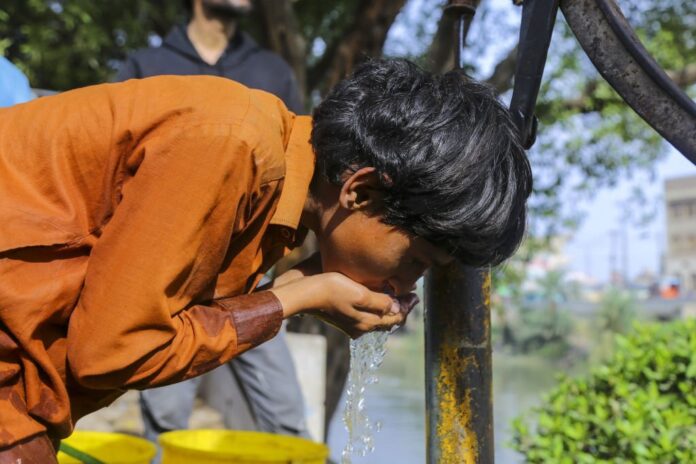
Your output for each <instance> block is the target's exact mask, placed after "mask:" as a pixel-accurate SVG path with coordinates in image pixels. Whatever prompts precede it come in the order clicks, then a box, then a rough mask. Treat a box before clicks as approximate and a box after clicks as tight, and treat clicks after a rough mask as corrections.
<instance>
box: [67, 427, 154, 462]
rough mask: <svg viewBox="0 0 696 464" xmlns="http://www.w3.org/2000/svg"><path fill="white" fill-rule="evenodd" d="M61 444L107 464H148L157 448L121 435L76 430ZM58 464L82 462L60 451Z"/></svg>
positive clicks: (148, 443) (140, 440)
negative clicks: (65, 444)
mask: <svg viewBox="0 0 696 464" xmlns="http://www.w3.org/2000/svg"><path fill="white" fill-rule="evenodd" d="M63 442H64V443H67V444H68V445H70V446H71V447H73V448H75V449H77V450H79V451H82V452H83V453H87V454H89V455H90V456H92V457H94V458H96V459H98V460H100V461H102V462H105V463H109V464H150V461H151V460H152V458H154V457H155V454H156V453H157V447H156V446H155V445H154V444H153V443H150V442H149V441H147V440H145V439H143V438H138V437H133V436H131V435H125V434H123V433H109V432H88V431H83V430H78V431H76V432H74V433H73V434H72V435H70V437H68V438H66V439H65V440H63ZM58 462H59V463H60V464H79V463H81V462H82V461H80V460H79V459H75V458H73V457H71V456H68V455H67V454H65V453H63V452H62V451H60V452H58Z"/></svg>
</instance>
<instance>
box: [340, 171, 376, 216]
mask: <svg viewBox="0 0 696 464" xmlns="http://www.w3.org/2000/svg"><path fill="white" fill-rule="evenodd" d="M382 198H383V194H382V192H381V184H380V181H379V174H377V170H376V169H375V168H371V167H367V168H362V169H359V170H357V171H355V172H354V173H351V174H350V176H349V177H347V178H346V179H345V180H344V181H343V185H342V186H341V191H340V193H339V194H338V203H339V204H340V205H341V207H342V208H345V209H348V210H350V211H370V210H371V211H375V210H378V209H379V208H380V206H381V205H382Z"/></svg>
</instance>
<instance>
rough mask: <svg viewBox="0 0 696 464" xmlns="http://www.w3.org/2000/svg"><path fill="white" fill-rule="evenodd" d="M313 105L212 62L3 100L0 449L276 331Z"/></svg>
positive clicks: (305, 178)
mask: <svg viewBox="0 0 696 464" xmlns="http://www.w3.org/2000/svg"><path fill="white" fill-rule="evenodd" d="M310 130H311V121H310V119H309V118H308V117H304V116H295V115H294V114H293V113H291V112H289V111H288V110H287V109H286V108H285V106H284V105H283V104H282V102H281V101H280V100H278V99H277V98H275V97H274V96H272V95H270V94H267V93H264V92H261V91H257V90H250V89H247V88H246V87H244V86H242V85H240V84H237V83H235V82H232V81H229V80H227V79H221V78H215V77H203V76H200V77H173V76H163V77H154V78H149V79H144V80H133V81H128V82H125V83H121V84H107V85H99V86H94V87H88V88H84V89H79V90H75V91H72V92H67V93H65V94H62V95H58V96H54V97H48V98H43V99H39V100H36V101H34V102H31V103H27V104H24V105H19V106H16V107H12V108H8V109H3V110H0V448H2V447H5V446H8V445H11V444H13V443H15V442H16V441H17V440H19V439H22V438H25V437H29V436H31V435H34V434H37V433H41V432H44V431H47V432H48V433H49V435H50V436H51V437H53V438H57V437H64V436H66V435H68V434H69V433H70V431H71V430H72V427H73V425H74V423H75V421H76V420H77V419H78V418H80V417H81V416H83V415H85V414H87V413H89V412H91V411H94V410H96V409H98V408H100V407H102V406H104V405H106V404H109V403H110V402H111V401H113V400H114V399H115V398H116V397H118V396H119V395H120V394H121V393H123V392H124V391H125V390H126V389H128V388H147V387H153V386H158V385H163V384H167V383H173V382H178V381H181V380H184V379H187V378H190V377H193V376H196V375H199V374H202V373H203V372H205V371H208V370H210V369H212V368H214V367H216V366H218V365H220V364H222V363H224V362H226V361H228V360H229V359H230V358H232V357H234V356H235V355H237V354H239V353H240V352H242V351H244V350H245V349H248V348H250V347H252V346H254V345H257V344H259V343H261V342H263V341H265V340H267V339H268V338H270V337H272V336H273V335H274V334H275V333H276V332H277V330H278V329H279V327H280V323H281V319H282V308H281V307H280V304H279V302H278V300H277V299H276V298H275V297H274V296H273V294H271V293H270V292H258V293H254V294H251V295H246V294H247V293H249V292H251V290H252V289H253V288H254V287H255V284H256V283H257V282H258V280H259V278H260V275H261V273H263V272H264V271H265V270H267V269H268V268H269V267H270V266H271V265H272V264H273V263H274V262H275V261H276V260H277V259H279V258H280V257H281V256H282V255H283V253H284V252H285V251H286V250H287V248H288V247H290V246H292V245H293V244H294V242H295V241H296V238H295V234H296V231H297V228H298V224H299V218H300V214H301V211H302V207H303V205H304V201H305V197H306V195H307V189H308V185H309V181H310V179H311V176H312V172H313V160H314V159H313V154H312V150H311V147H310V145H309V136H310Z"/></svg>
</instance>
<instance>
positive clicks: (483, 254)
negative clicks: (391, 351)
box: [311, 59, 532, 266]
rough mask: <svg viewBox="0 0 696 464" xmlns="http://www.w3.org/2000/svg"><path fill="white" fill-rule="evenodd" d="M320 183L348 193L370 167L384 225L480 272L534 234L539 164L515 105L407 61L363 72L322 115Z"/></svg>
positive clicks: (316, 127)
mask: <svg viewBox="0 0 696 464" xmlns="http://www.w3.org/2000/svg"><path fill="white" fill-rule="evenodd" d="M313 116H314V123H313V129H312V138H311V141H312V145H313V147H314V151H315V153H316V172H315V176H314V179H313V181H312V190H313V191H315V190H316V186H317V181H318V180H319V179H320V178H323V179H324V180H326V181H328V182H331V183H333V184H336V185H340V184H341V182H342V175H343V174H344V173H345V172H346V171H356V170H358V169H360V168H362V167H366V166H370V167H374V168H376V169H377V171H378V173H379V174H380V178H381V179H382V181H381V182H382V190H383V194H384V199H383V205H382V210H380V211H379V214H380V215H381V216H382V220H383V221H384V222H385V223H387V224H390V225H394V226H396V227H399V228H400V229H402V230H404V231H406V232H408V233H410V234H413V235H415V236H418V237H422V238H424V239H426V240H428V241H430V242H431V243H432V244H434V245H436V246H439V247H442V248H444V249H445V250H447V251H448V252H449V253H451V254H452V255H453V256H454V257H456V258H458V259H459V260H460V261H461V262H463V263H465V264H469V265H472V266H482V265H486V264H493V265H495V264H499V263H500V262H502V261H503V260H505V259H506V258H508V257H509V256H510V255H512V254H513V253H514V252H515V250H516V249H517V246H518V245H519V243H520V241H521V240H522V237H523V235H524V231H525V225H526V224H525V222H526V200H527V198H528V197H529V195H530V192H531V189H532V173H531V169H530V166H529V161H528V160H527V157H526V155H525V152H524V150H523V148H522V146H521V145H520V142H519V140H518V136H517V130H516V127H515V125H514V124H513V122H512V120H511V118H510V114H509V112H508V110H507V108H506V107H505V106H503V104H502V103H501V102H500V101H499V100H498V99H497V98H496V96H495V94H494V93H493V91H492V90H491V89H490V88H489V87H487V86H485V85H482V84H480V83H478V82H476V81H474V80H472V79H471V78H469V77H467V76H466V75H465V74H464V73H463V72H462V71H450V72H448V73H446V74H444V75H435V74H431V73H428V72H426V71H423V70H422V69H420V68H419V67H418V66H416V65H415V64H413V63H411V62H410V61H407V60H402V59H376V60H372V61H369V62H367V63H365V64H363V65H361V66H359V67H358V68H357V69H356V70H355V72H354V73H353V74H352V75H351V76H350V77H348V78H347V79H345V80H343V81H341V82H340V83H339V84H338V85H336V87H334V88H333V89H332V90H331V92H330V93H329V94H328V96H327V97H326V98H325V99H324V101H322V103H321V104H320V105H319V106H317V108H316V109H315V110H314V115H313Z"/></svg>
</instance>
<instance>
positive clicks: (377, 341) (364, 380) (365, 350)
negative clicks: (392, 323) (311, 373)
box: [341, 332, 389, 464]
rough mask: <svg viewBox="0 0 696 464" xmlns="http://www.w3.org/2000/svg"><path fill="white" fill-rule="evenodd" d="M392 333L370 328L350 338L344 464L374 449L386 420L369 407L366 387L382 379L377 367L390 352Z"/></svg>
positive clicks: (344, 420) (344, 414) (342, 462)
mask: <svg viewBox="0 0 696 464" xmlns="http://www.w3.org/2000/svg"><path fill="white" fill-rule="evenodd" d="M388 336H389V333H387V332H370V333H367V334H365V335H363V336H362V337H360V338H358V339H356V340H351V342H350V374H349V375H348V383H347V389H346V405H345V409H344V410H343V423H344V424H345V426H346V430H348V443H347V444H346V446H345V448H344V449H343V454H342V457H341V464H351V463H352V456H353V455H354V454H357V455H358V456H366V455H367V454H368V453H371V452H373V451H374V449H375V446H374V438H373V434H374V432H379V431H380V429H381V428H382V424H381V423H380V422H379V421H376V422H373V421H372V420H371V419H370V417H369V416H368V415H367V411H366V409H365V387H366V386H367V385H371V384H375V383H377V382H378V381H379V379H378V378H377V369H379V367H380V366H381V365H382V361H383V360H384V355H385V354H386V346H385V344H386V342H387V337H388Z"/></svg>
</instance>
